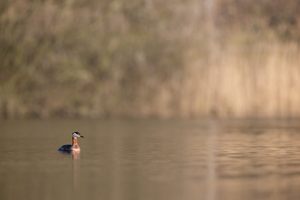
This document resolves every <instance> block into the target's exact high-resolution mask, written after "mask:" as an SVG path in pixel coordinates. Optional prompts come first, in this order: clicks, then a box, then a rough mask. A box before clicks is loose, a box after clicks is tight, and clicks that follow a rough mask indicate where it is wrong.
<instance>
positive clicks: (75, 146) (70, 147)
mask: <svg viewBox="0 0 300 200" xmlns="http://www.w3.org/2000/svg"><path fill="white" fill-rule="evenodd" d="M78 138H84V137H83V136H82V135H80V133H79V132H78V131H75V132H73V133H72V144H65V145H62V146H61V147H60V148H59V149H58V151H61V152H67V153H71V152H75V151H76V152H79V151H80V147H79V143H78Z"/></svg>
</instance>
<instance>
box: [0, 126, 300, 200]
mask: <svg viewBox="0 0 300 200" xmlns="http://www.w3.org/2000/svg"><path fill="white" fill-rule="evenodd" d="M0 127H1V132H0V136H1V138H0V199H1V200H12V199H14V200H15V199H23V200H24V199H30V200H35V199H39V200H40V199H43V200H47V199H49V200H56V199H58V200H59V199H89V200H94V199H97V200H98V199H104V200H109V199H116V200H123V199H124V200H142V199H143V200H147V199H149V200H150V199H151V200H152V199H153V200H154V199H155V200H166V199H172V200H194V199H195V200H196V199H197V200H199V199H205V200H206V199H207V200H214V199H222V200H223V199H225V200H227V199H228V200H235V199H236V200H241V199H243V200H247V199H253V200H254V199H255V200H256V199H273V200H274V199H275V200H276V199H278V200H279V199H280V200H282V199H300V126H298V125H297V123H281V122H265V123H262V122H260V123H257V122H256V123H253V122H251V121H242V122H234V123H232V122H230V123H225V122H213V121H151V120H148V121H142V120H133V121H99V120H83V121H82V120H54V121H39V120H35V121H1V122H0ZM74 130H79V131H80V132H81V133H82V134H83V135H84V136H85V138H84V139H82V140H81V141H80V145H81V149H82V151H81V153H80V155H68V154H62V153H59V152H58V151H57V148H58V147H59V146H61V145H62V144H66V143H70V140H71V138H70V137H71V132H72V131H74Z"/></svg>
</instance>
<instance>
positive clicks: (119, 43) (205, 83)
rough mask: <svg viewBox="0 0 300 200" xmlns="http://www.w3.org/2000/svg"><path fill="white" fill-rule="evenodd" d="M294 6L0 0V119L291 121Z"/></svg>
mask: <svg viewBox="0 0 300 200" xmlns="http://www.w3.org/2000/svg"><path fill="white" fill-rule="evenodd" d="M298 4H299V3H297V1H289V2H281V1H276V2H274V1H271V0H267V1H264V2H260V1H257V3H256V4H253V3H252V1H250V0H244V1H241V2H233V1H231V0H205V1H203V2H202V1H195V0H188V1H186V2H181V1H179V0H175V1H172V4H170V3H168V1H166V2H161V1H159V0H151V1H150V0H148V1H142V0H133V1H132V2H131V3H130V4H128V3H126V2H125V1H122V0H114V1H110V0H101V1H93V0H90V1H80V0H76V1H75V0H74V1H71V0H69V1H64V2H61V1H55V0H41V1H29V0H14V1H8V0H7V1H6V0H4V1H1V3H0V60H1V65H0V116H1V117H2V118H26V117H39V118H48V117H91V118H94V117H105V118H106V117H158V118H172V117H182V118H196V117H221V118H296V117H299V116H300V94H299V93H298V91H300V90H299V89H300V68H299V53H300V50H299V38H300V37H299V36H300V33H299V32H298V30H300V29H299V28H298V21H297V20H298V19H300V17H298V15H299V14H298V13H300V12H298V11H299V10H300V9H299V8H300V5H298ZM278 9H281V12H280V14H278Z"/></svg>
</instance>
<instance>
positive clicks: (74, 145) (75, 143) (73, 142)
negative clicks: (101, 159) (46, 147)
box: [72, 137, 79, 147]
mask: <svg viewBox="0 0 300 200" xmlns="http://www.w3.org/2000/svg"><path fill="white" fill-rule="evenodd" d="M72 146H73V147H79V144H78V140H77V138H76V137H72Z"/></svg>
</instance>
